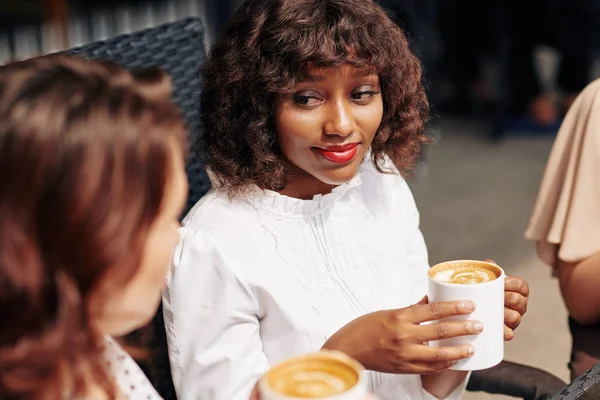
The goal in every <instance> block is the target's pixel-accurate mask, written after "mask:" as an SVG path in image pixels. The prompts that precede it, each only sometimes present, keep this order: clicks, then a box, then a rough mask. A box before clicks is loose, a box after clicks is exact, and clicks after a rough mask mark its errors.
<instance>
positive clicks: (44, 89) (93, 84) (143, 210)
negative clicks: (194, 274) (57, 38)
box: [0, 57, 187, 399]
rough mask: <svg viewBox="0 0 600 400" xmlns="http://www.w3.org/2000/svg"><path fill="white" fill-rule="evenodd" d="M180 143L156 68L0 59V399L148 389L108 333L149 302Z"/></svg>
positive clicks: (165, 249)
mask: <svg viewBox="0 0 600 400" xmlns="http://www.w3.org/2000/svg"><path fill="white" fill-rule="evenodd" d="M185 143H186V131H185V128H184V126H183V124H182V120H181V118H180V115H179V113H178V111H177V109H176V107H175V105H173V104H172V103H171V101H170V82H169V80H168V78H167V76H166V74H164V73H162V72H161V71H158V70H149V71H144V72H141V73H139V74H136V75H131V74H130V73H129V72H127V71H126V70H125V69H124V68H121V67H118V66H116V65H109V64H100V63H95V62H90V61H83V60H79V59H70V58H64V57H49V58H38V59H32V60H28V61H24V62H19V63H14V64H10V65H7V66H4V67H0V187H1V188H2V190H1V191H0V320H1V321H2V328H0V398H2V399H84V398H85V399H113V398H117V399H118V398H131V399H157V398H159V396H158V394H157V393H156V392H155V391H154V389H153V388H152V386H151V385H150V383H149V382H148V381H147V380H146V378H145V377H144V375H143V373H142V372H141V370H140V369H139V368H138V367H137V365H136V364H135V362H134V361H133V360H132V359H131V358H130V357H129V356H128V355H127V354H126V353H125V351H123V349H121V348H120V347H119V345H118V344H117V343H116V342H115V341H114V340H113V339H111V336H122V335H125V334H127V333H129V332H131V331H132V330H134V329H137V328H139V327H142V326H144V325H145V324H146V323H147V322H148V321H150V319H151V318H152V316H153V315H154V314H155V312H156V309H157V307H158V304H159V301H160V293H161V288H162V287H163V286H164V282H165V276H166V272H167V269H168V266H169V259H170V257H171V254H172V250H173V248H174V246H175V245H176V243H177V241H178V239H179V235H178V228H179V226H180V224H179V216H180V213H181V211H182V207H183V205H184V202H185V200H186V197H187V179H186V175H185V171H184V164H183V148H184V147H183V146H184V144H185Z"/></svg>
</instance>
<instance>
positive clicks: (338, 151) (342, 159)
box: [314, 143, 359, 164]
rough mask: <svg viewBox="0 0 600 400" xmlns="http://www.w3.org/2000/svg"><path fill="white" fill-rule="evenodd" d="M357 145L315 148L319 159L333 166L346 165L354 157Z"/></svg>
mask: <svg viewBox="0 0 600 400" xmlns="http://www.w3.org/2000/svg"><path fill="white" fill-rule="evenodd" d="M358 145H359V143H349V144H345V145H343V146H330V147H325V148H321V147H315V148H314V149H315V151H316V152H317V154H319V155H320V156H321V157H323V158H324V159H326V160H327V161H329V162H332V163H335V164H347V163H349V162H350V161H352V160H353V159H354V157H356V153H357V152H358Z"/></svg>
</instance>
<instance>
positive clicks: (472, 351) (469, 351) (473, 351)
mask: <svg viewBox="0 0 600 400" xmlns="http://www.w3.org/2000/svg"><path fill="white" fill-rule="evenodd" d="M467 353H469V355H470V356H472V355H473V354H475V347H473V346H469V347H468V348H467Z"/></svg>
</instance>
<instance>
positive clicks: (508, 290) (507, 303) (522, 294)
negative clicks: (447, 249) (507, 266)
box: [485, 260, 529, 341]
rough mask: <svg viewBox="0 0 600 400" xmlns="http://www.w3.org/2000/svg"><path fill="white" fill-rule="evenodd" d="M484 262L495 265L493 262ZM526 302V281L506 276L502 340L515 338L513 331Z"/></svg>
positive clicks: (527, 298) (525, 306)
mask: <svg viewBox="0 0 600 400" xmlns="http://www.w3.org/2000/svg"><path fill="white" fill-rule="evenodd" d="M485 261H486V262H490V263H492V264H496V263H495V262H494V261H493V260H485ZM496 265H498V264H496ZM528 301H529V285H528V284H527V281H525V279H523V278H521V277H518V276H507V277H506V278H505V279H504V340H506V341H510V340H512V339H513V338H514V337H515V332H514V331H515V329H517V327H518V326H519V325H520V324H521V319H522V318H523V315H525V313H526V312H527V303H528Z"/></svg>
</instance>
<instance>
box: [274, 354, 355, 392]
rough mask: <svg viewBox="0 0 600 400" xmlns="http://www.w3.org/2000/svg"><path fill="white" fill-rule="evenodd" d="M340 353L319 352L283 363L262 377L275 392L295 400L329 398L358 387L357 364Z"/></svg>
mask: <svg viewBox="0 0 600 400" xmlns="http://www.w3.org/2000/svg"><path fill="white" fill-rule="evenodd" d="M355 363H356V362H355V361H354V360H351V359H350V358H349V357H347V356H346V355H344V354H337V352H329V351H322V352H319V353H315V354H311V355H307V356H301V357H298V358H294V359H291V360H288V361H286V362H283V363H282V364H280V365H278V366H276V367H274V368H273V369H271V371H269V372H268V373H267V375H266V377H265V378H266V383H267V384H268V386H269V388H270V389H271V390H273V391H274V392H276V393H279V394H282V395H285V396H288V397H290V398H298V399H318V398H329V397H331V396H336V395H339V394H342V393H345V392H347V391H348V390H350V389H352V388H353V387H355V386H356V385H357V384H358V381H359V377H360V370H361V368H362V367H361V366H360V365H358V364H357V365H355Z"/></svg>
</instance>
